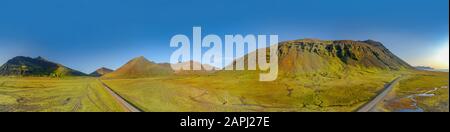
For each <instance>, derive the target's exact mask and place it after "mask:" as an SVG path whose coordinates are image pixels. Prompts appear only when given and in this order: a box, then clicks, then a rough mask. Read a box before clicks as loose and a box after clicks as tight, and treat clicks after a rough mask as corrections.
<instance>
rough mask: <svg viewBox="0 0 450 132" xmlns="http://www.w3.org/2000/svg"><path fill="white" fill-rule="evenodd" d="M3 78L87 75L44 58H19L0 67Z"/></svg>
mask: <svg viewBox="0 0 450 132" xmlns="http://www.w3.org/2000/svg"><path fill="white" fill-rule="evenodd" d="M0 75H1V76H51V77H64V76H84V75H85V74H84V73H82V72H79V71H76V70H73V69H70V68H68V67H66V66H63V65H61V64H58V63H55V62H51V61H48V60H46V59H44V58H42V57H37V58H30V57H23V56H18V57H14V58H13V59H11V60H9V61H7V62H6V63H5V64H3V65H2V66H1V67H0Z"/></svg>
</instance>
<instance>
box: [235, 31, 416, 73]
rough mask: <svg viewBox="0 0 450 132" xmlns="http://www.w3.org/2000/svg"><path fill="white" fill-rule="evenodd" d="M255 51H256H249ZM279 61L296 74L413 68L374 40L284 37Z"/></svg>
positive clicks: (288, 70)
mask: <svg viewBox="0 0 450 132" xmlns="http://www.w3.org/2000/svg"><path fill="white" fill-rule="evenodd" d="M256 53H257V52H256V51H255V52H252V53H250V54H256ZM267 54H269V52H268V53H267ZM247 56H249V55H246V56H245V57H243V58H240V59H239V60H242V59H244V62H245V64H247ZM278 63H279V64H278V66H279V70H280V72H281V73H284V74H296V75H299V74H315V73H318V74H324V75H325V74H329V73H335V74H343V73H344V72H352V71H373V70H414V68H413V67H412V66H410V65H409V64H408V63H406V62H405V61H403V60H402V59H400V58H399V57H397V56H396V55H394V54H393V53H392V52H390V51H389V50H388V49H387V48H386V47H385V46H383V44H382V43H380V42H377V41H373V40H366V41H353V40H317V39H301V40H294V41H285V42H281V43H279V44H278ZM229 66H232V65H229ZM229 66H228V67H229Z"/></svg>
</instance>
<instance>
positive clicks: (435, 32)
mask: <svg viewBox="0 0 450 132" xmlns="http://www.w3.org/2000/svg"><path fill="white" fill-rule="evenodd" d="M448 5H449V1H448V0H271V1H269V0H247V1H243V0H39V1H37V0H1V1H0V63H1V64H3V63H4V62H6V61H7V60H8V59H10V58H12V57H14V56H19V55H21V56H32V57H36V56H44V57H45V58H48V59H49V60H52V61H55V62H59V63H62V64H64V65H66V66H69V67H71V68H74V69H78V70H81V71H83V72H86V73H89V72H92V71H93V70H95V69H96V68H99V67H102V66H104V67H110V68H118V67H120V66H121V65H122V64H124V63H126V62H127V61H128V60H130V59H131V58H134V57H137V56H141V55H143V56H145V57H147V58H148V59H150V60H153V61H157V62H168V61H169V58H170V55H171V53H172V52H173V51H174V50H176V49H173V48H170V47H169V42H170V38H171V37H172V36H173V35H176V34H186V35H190V34H192V27H193V26H201V27H202V28H203V32H204V34H209V33H214V34H218V35H225V34H278V35H279V37H280V40H293V39H300V38H320V39H332V40H334V39H352V40H366V39H374V40H377V41H381V42H383V43H384V44H385V46H386V47H388V48H389V49H390V50H391V51H393V52H394V53H395V54H396V55H398V56H400V57H401V58H403V59H405V60H406V61H407V62H409V63H411V64H412V65H432V66H435V67H439V68H448V61H447V62H443V63H444V64H439V65H438V64H436V63H437V62H436V61H437V60H439V59H441V58H442V56H440V57H439V55H441V52H445V51H443V50H444V49H447V51H446V52H447V56H448V36H449V30H448V29H449V22H448V19H449V14H448V13H449V6H448ZM443 54H445V53H443ZM444 58H445V57H444ZM447 59H448V57H447ZM441 63H442V62H441ZM445 65H446V66H445Z"/></svg>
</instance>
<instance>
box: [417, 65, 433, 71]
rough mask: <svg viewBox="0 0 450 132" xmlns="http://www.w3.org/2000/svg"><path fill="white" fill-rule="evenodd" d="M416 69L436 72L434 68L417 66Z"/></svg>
mask: <svg viewBox="0 0 450 132" xmlns="http://www.w3.org/2000/svg"><path fill="white" fill-rule="evenodd" d="M414 68H416V69H417V70H423V71H433V70H435V69H434V68H432V67H429V66H415V67H414Z"/></svg>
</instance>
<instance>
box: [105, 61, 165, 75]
mask: <svg viewBox="0 0 450 132" xmlns="http://www.w3.org/2000/svg"><path fill="white" fill-rule="evenodd" d="M172 73H173V71H172V69H171V68H170V65H169V64H157V63H154V62H151V61H149V60H147V59H146V58H144V57H137V58H134V59H132V60H130V61H129V62H128V63H126V64H125V65H123V66H122V67H120V68H119V69H117V70H116V71H114V72H111V73H108V74H106V75H104V76H103V77H104V78H140V77H152V76H159V75H169V74H172Z"/></svg>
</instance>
